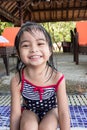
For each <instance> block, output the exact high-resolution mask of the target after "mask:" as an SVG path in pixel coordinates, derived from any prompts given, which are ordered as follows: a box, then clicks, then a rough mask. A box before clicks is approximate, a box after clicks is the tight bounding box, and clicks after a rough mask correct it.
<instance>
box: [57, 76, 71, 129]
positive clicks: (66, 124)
mask: <svg viewBox="0 0 87 130" xmlns="http://www.w3.org/2000/svg"><path fill="white" fill-rule="evenodd" d="M57 100H58V115H59V125H60V130H70V115H69V106H68V98H67V94H66V85H65V78H63V80H62V81H61V83H60V84H59V87H58V90H57Z"/></svg>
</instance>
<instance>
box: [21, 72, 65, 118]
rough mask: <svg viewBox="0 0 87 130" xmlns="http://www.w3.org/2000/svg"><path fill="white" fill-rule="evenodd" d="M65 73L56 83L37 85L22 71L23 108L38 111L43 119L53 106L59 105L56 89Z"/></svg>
mask: <svg viewBox="0 0 87 130" xmlns="http://www.w3.org/2000/svg"><path fill="white" fill-rule="evenodd" d="M63 78H64V75H62V76H61V77H60V79H59V80H58V82H57V84H56V85H50V86H45V87H41V86H36V85H33V84H32V83H30V82H29V81H28V80H26V79H25V78H24V72H23V73H22V86H21V94H22V98H23V104H22V110H25V109H27V110H30V111H33V112H34V113H36V114H37V115H38V117H39V119H40V120H41V119H42V118H43V117H44V115H45V114H46V113H47V112H48V111H49V110H51V109H52V108H56V107H57V101H56V91H57V89H58V86H59V84H60V82H61V81H62V80H63Z"/></svg>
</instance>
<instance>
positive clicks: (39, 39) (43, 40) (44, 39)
mask: <svg viewBox="0 0 87 130" xmlns="http://www.w3.org/2000/svg"><path fill="white" fill-rule="evenodd" d="M39 40H42V41H46V40H45V39H43V38H40V39H36V41H39Z"/></svg>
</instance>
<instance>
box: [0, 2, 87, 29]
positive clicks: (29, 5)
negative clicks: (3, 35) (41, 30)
mask: <svg viewBox="0 0 87 130" xmlns="http://www.w3.org/2000/svg"><path fill="white" fill-rule="evenodd" d="M0 19H1V21H7V22H8V21H10V22H12V23H14V24H15V25H18V26H19V25H20V24H22V23H23V22H25V21H35V22H56V21H79V20H87V0H0Z"/></svg>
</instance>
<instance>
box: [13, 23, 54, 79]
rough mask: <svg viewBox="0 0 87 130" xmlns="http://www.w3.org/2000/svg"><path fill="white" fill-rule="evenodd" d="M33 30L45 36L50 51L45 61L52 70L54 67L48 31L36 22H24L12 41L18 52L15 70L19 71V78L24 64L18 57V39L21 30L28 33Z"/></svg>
mask: <svg viewBox="0 0 87 130" xmlns="http://www.w3.org/2000/svg"><path fill="white" fill-rule="evenodd" d="M33 30H39V31H41V32H42V33H43V34H44V36H45V38H46V40H47V42H48V45H49V48H50V51H51V56H50V58H49V60H48V61H47V64H48V66H51V67H52V69H53V70H54V68H55V67H54V63H53V51H52V48H53V46H52V40H51V37H50V35H49V33H48V32H47V31H46V29H45V28H44V27H43V26H41V25H40V24H38V23H35V22H26V23H24V24H23V25H22V26H21V28H20V30H19V32H18V33H17V35H16V38H15V43H14V45H15V48H16V51H17V53H18V59H17V66H16V70H17V72H19V76H20V80H21V70H22V69H23V68H24V67H26V65H25V64H24V63H23V62H22V61H21V59H20V53H19V44H20V39H21V36H22V34H23V32H25V31H27V32H29V33H31V34H32V35H33Z"/></svg>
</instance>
